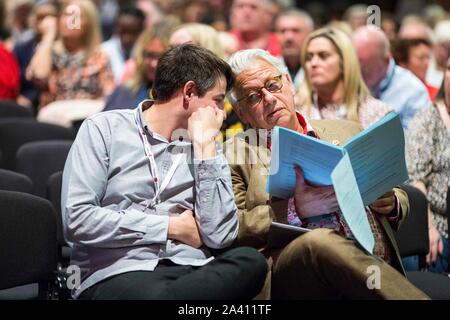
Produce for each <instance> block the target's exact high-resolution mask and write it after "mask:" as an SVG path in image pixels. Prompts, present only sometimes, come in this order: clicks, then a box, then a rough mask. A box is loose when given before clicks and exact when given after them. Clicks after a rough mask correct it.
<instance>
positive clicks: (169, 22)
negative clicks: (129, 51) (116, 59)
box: [120, 2, 181, 83]
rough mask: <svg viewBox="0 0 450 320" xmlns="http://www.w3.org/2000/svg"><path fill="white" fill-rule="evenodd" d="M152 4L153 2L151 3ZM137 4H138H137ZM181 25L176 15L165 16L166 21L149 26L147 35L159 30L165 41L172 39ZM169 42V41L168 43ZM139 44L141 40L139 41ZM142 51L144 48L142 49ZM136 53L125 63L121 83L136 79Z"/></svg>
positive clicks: (159, 21)
mask: <svg viewBox="0 0 450 320" xmlns="http://www.w3.org/2000/svg"><path fill="white" fill-rule="evenodd" d="M149 3H152V2H149ZM136 4H137V3H136ZM180 24H181V21H180V18H178V17H177V16H174V15H165V16H164V19H162V20H158V21H157V22H154V23H152V24H151V26H148V27H147V28H146V31H145V32H146V33H148V32H149V30H152V29H158V30H160V31H158V33H162V34H163V35H164V39H165V38H166V37H167V39H168V38H170V35H171V34H172V33H173V31H174V30H175V29H176V28H177V27H178V26H179V25H180ZM168 41H169V40H167V43H168ZM138 42H139V40H138ZM141 50H142V48H141ZM136 51H137V48H136V50H135V53H134V54H133V55H132V57H131V58H130V59H128V60H127V61H125V66H124V70H123V74H122V78H121V79H120V83H126V82H128V81H130V80H131V79H133V78H134V76H135V74H136V72H137V71H136V63H137V62H136Z"/></svg>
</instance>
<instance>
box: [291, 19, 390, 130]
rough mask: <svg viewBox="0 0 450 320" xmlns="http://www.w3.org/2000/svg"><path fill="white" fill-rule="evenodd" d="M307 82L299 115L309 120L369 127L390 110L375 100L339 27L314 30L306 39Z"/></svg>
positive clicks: (301, 89)
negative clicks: (335, 121) (334, 120)
mask: <svg viewBox="0 0 450 320" xmlns="http://www.w3.org/2000/svg"><path fill="white" fill-rule="evenodd" d="M303 48H304V50H303V52H302V65H303V67H304V70H305V81H304V82H303V83H302V85H301V87H300V91H299V99H298V100H299V101H298V106H299V107H300V109H299V110H300V112H301V113H302V114H304V115H305V116H307V117H308V118H310V119H347V120H352V121H356V122H359V123H360V124H361V125H362V127H363V128H367V127H368V126H370V125H371V124H372V123H374V122H375V121H377V120H379V119H381V118H382V117H384V116H385V115H386V114H387V113H388V112H389V111H390V110H389V108H388V106H386V105H385V104H384V103H383V102H381V101H380V100H377V99H375V98H373V97H372V96H371V94H370V92H369V89H368V88H367V86H366V84H365V83H364V80H363V79H362V76H361V70H360V66H359V62H358V57H357V55H356V52H355V50H354V49H353V46H352V41H351V39H350V37H349V36H348V35H347V34H345V33H344V32H343V31H340V30H338V29H336V28H322V29H319V30H316V31H314V32H313V33H311V34H310V35H309V37H308V38H307V39H306V40H305V45H304V47H303Z"/></svg>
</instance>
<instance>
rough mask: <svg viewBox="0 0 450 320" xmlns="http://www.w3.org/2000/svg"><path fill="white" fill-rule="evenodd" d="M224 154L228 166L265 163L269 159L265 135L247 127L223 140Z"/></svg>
mask: <svg viewBox="0 0 450 320" xmlns="http://www.w3.org/2000/svg"><path fill="white" fill-rule="evenodd" d="M224 154H225V157H226V158H227V161H228V164H229V165H230V166H240V167H242V166H251V167H253V166H255V165H267V164H268V162H269V160H270V150H269V149H268V148H267V138H266V135H264V134H260V133H259V132H258V130H255V129H248V130H246V131H244V132H241V133H238V134H236V135H235V136H234V137H232V138H229V139H228V140H227V141H225V143H224Z"/></svg>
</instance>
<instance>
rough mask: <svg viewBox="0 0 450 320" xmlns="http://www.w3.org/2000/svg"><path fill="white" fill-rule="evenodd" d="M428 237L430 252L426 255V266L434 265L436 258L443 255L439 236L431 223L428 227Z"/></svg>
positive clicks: (442, 245)
mask: <svg viewBox="0 0 450 320" xmlns="http://www.w3.org/2000/svg"><path fill="white" fill-rule="evenodd" d="M428 237H429V241H430V251H429V252H428V254H427V265H431V264H434V263H436V260H437V258H438V256H442V255H443V253H444V244H443V243H442V239H441V235H440V234H439V231H437V229H436V227H435V226H434V225H433V224H432V223H431V224H430V225H429V226H428Z"/></svg>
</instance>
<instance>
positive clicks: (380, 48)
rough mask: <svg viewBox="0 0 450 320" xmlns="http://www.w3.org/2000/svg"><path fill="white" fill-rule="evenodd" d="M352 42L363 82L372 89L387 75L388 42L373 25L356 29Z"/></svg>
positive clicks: (389, 51) (382, 33) (389, 53)
mask: <svg viewBox="0 0 450 320" xmlns="http://www.w3.org/2000/svg"><path fill="white" fill-rule="evenodd" d="M352 40H353V45H354V46H355V49H356V52H357V54H358V59H359V62H360V64H361V71H362V74H363V78H364V81H365V82H366V84H367V86H368V87H369V88H371V89H374V88H376V87H377V86H378V84H379V83H380V82H381V80H382V79H383V78H384V77H385V76H386V73H387V69H388V66H389V59H390V57H391V50H390V45H389V40H388V38H387V37H386V35H385V33H384V32H383V31H382V30H381V29H380V28H378V27H376V26H373V25H369V26H363V27H360V28H358V29H356V30H355V32H354V33H353V37H352Z"/></svg>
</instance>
